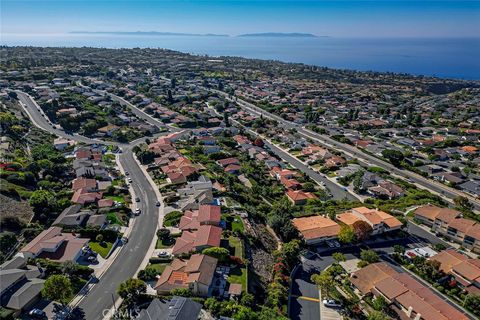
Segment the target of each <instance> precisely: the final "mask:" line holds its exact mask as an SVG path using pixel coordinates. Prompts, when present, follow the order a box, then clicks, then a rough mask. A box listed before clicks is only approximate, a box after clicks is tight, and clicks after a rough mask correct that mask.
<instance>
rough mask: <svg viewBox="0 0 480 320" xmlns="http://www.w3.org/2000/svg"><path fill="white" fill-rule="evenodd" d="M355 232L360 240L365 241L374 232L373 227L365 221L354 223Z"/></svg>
mask: <svg viewBox="0 0 480 320" xmlns="http://www.w3.org/2000/svg"><path fill="white" fill-rule="evenodd" d="M352 228H353V232H354V233H355V237H356V239H357V240H358V241H364V240H366V239H368V238H369V237H370V235H371V234H372V232H373V228H372V227H371V226H370V225H369V224H368V223H367V222H365V221H363V220H359V221H355V222H354V223H353V225H352Z"/></svg>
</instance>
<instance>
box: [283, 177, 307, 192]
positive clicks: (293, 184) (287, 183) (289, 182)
mask: <svg viewBox="0 0 480 320" xmlns="http://www.w3.org/2000/svg"><path fill="white" fill-rule="evenodd" d="M280 183H281V184H282V185H283V186H284V187H285V188H286V189H290V190H299V189H301V188H302V184H301V183H300V182H298V181H297V180H295V179H287V178H284V177H282V178H280Z"/></svg>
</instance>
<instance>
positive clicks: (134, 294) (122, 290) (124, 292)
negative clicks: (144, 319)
mask: <svg viewBox="0 0 480 320" xmlns="http://www.w3.org/2000/svg"><path fill="white" fill-rule="evenodd" d="M146 291H147V285H146V284H145V282H143V281H142V280H140V279H128V280H127V281H125V282H122V283H121V284H120V286H119V287H118V289H117V293H118V295H119V296H120V297H122V298H123V299H126V300H127V299H128V300H130V301H135V300H136V299H137V298H138V296H140V294H142V293H145V292H146Z"/></svg>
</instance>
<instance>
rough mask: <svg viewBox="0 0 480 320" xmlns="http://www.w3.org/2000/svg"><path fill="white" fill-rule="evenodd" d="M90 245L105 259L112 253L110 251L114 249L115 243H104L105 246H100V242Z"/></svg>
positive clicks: (93, 242)
mask: <svg viewBox="0 0 480 320" xmlns="http://www.w3.org/2000/svg"><path fill="white" fill-rule="evenodd" d="M88 245H89V246H90V248H91V249H92V250H93V251H94V252H96V253H98V254H99V255H101V256H102V257H103V258H105V257H106V256H107V254H108V253H109V252H110V249H112V246H113V243H111V242H107V241H104V242H103V245H100V243H98V242H95V241H90V242H89V243H88Z"/></svg>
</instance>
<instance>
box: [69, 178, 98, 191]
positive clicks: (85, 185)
mask: <svg viewBox="0 0 480 320" xmlns="http://www.w3.org/2000/svg"><path fill="white" fill-rule="evenodd" d="M96 188H97V180H95V179H88V178H84V177H79V178H76V179H75V180H73V182H72V190H73V191H77V190H78V189H90V190H94V189H96Z"/></svg>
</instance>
